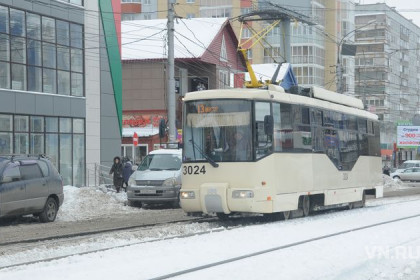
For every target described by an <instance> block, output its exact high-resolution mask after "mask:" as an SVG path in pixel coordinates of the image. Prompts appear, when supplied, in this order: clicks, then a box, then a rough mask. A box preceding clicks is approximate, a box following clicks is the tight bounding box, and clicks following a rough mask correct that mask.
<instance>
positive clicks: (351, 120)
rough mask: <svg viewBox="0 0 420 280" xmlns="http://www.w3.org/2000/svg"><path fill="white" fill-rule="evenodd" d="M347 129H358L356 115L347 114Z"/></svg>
mask: <svg viewBox="0 0 420 280" xmlns="http://www.w3.org/2000/svg"><path fill="white" fill-rule="evenodd" d="M346 129H347V130H357V118H356V117H354V116H348V115H347V116H346Z"/></svg>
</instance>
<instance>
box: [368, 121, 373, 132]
mask: <svg viewBox="0 0 420 280" xmlns="http://www.w3.org/2000/svg"><path fill="white" fill-rule="evenodd" d="M367 130H368V131H367V132H368V133H369V134H374V129H373V122H372V121H367Z"/></svg>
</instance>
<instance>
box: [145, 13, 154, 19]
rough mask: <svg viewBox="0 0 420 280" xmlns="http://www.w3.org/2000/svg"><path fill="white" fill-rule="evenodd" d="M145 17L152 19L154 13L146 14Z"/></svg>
mask: <svg viewBox="0 0 420 280" xmlns="http://www.w3.org/2000/svg"><path fill="white" fill-rule="evenodd" d="M144 19H145V20H149V19H152V15H151V14H144Z"/></svg>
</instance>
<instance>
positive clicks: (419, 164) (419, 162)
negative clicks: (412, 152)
mask: <svg viewBox="0 0 420 280" xmlns="http://www.w3.org/2000/svg"><path fill="white" fill-rule="evenodd" d="M411 167H420V160H406V161H404V162H403V163H402V164H401V165H400V166H398V168H397V169H396V170H395V171H394V172H393V173H401V172H403V171H404V170H406V169H407V168H411ZM391 177H392V176H391Z"/></svg>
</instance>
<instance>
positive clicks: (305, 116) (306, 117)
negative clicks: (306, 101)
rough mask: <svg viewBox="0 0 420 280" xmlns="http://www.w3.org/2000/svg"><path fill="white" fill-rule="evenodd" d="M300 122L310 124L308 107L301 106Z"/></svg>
mask: <svg viewBox="0 0 420 280" xmlns="http://www.w3.org/2000/svg"><path fill="white" fill-rule="evenodd" d="M302 123H303V124H310V119H309V108H306V107H302Z"/></svg>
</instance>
